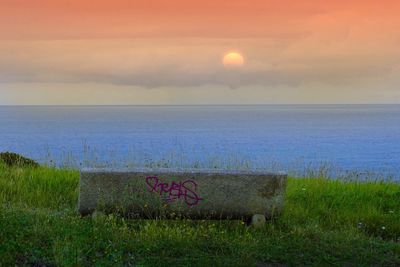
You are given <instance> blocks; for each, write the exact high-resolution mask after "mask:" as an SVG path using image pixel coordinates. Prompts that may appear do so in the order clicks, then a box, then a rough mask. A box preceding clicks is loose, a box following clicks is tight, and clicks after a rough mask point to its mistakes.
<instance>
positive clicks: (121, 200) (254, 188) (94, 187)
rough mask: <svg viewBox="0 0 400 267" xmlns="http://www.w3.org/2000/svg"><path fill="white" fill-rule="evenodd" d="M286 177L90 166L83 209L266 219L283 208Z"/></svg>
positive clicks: (82, 197) (86, 211) (83, 191)
mask: <svg viewBox="0 0 400 267" xmlns="http://www.w3.org/2000/svg"><path fill="white" fill-rule="evenodd" d="M286 180H287V175H286V174H283V173H276V174H274V173H266V172H259V171H225V170H201V169H135V170H112V169H111V170H108V169H107V170H102V169H86V170H82V171H81V179H80V186H79V201H78V211H79V213H81V214H82V215H87V214H90V213H92V212H94V211H95V210H98V211H102V212H106V213H110V212H118V213H121V214H123V215H124V216H128V217H130V218H160V217H163V216H165V217H167V218H170V217H175V216H181V217H187V218H193V219H245V220H248V219H250V220H251V218H253V222H254V220H260V221H265V218H269V217H272V216H274V215H278V214H279V213H281V211H282V209H283V204H284V194H285V187H286ZM254 215H255V216H254Z"/></svg>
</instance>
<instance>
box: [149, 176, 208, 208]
mask: <svg viewBox="0 0 400 267" xmlns="http://www.w3.org/2000/svg"><path fill="white" fill-rule="evenodd" d="M146 184H147V186H148V190H149V192H156V193H159V194H160V195H163V194H166V195H167V201H175V200H177V199H181V197H182V198H183V199H184V201H185V203H186V204H187V205H188V206H195V205H197V204H198V203H199V202H200V201H201V200H203V199H202V198H200V197H199V196H198V195H197V193H196V189H197V184H196V182H195V181H193V180H190V179H188V180H185V181H183V182H182V181H180V182H174V181H173V182H171V184H168V183H163V182H161V181H160V180H159V179H158V177H157V176H148V177H147V178H146Z"/></svg>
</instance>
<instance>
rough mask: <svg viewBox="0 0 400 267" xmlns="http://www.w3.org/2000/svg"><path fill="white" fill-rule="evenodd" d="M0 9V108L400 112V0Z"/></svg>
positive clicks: (23, 2)
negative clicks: (357, 108)
mask: <svg viewBox="0 0 400 267" xmlns="http://www.w3.org/2000/svg"><path fill="white" fill-rule="evenodd" d="M0 4H1V5H0V6H1V8H0V104H208V103H210V104H216V103H224V104H232V103H235V104H241V103H243V104H251V103H257V104H262V103H371V102H378V103H388V102H396V103H400V92H399V89H398V88H400V86H399V85H400V78H399V77H400V16H399V15H398V14H400V1H395V0H381V1H368V0H364V1H360V0H348V1H342V0H332V1H325V0H304V1H291V0H290V1H289V0H281V1H271V0H262V1H261V0H260V1H249V0H247V1H245V0H238V1H219V0H203V1H188V0H161V1H160V0H147V1H135V0H113V1H111V0H97V1H80V0H69V1H66V0H29V1H27V0H0ZM231 49H235V50H238V51H241V52H242V53H243V55H244V57H245V59H246V60H245V61H246V64H245V65H244V66H243V67H242V68H241V69H240V70H227V69H225V68H224V67H223V66H222V64H221V57H222V56H223V54H224V53H225V52H226V51H229V50H231ZM96 90H97V92H98V94H93V91H96Z"/></svg>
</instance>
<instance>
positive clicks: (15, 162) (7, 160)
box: [0, 152, 39, 167]
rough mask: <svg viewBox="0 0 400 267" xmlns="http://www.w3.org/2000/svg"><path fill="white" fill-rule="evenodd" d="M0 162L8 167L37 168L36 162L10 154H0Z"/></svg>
mask: <svg viewBox="0 0 400 267" xmlns="http://www.w3.org/2000/svg"><path fill="white" fill-rule="evenodd" d="M0 162H3V163H4V164H6V165H7V166H8V167H15V166H17V167H39V163H37V162H36V161H34V160H32V159H29V158H26V157H24V156H21V155H19V154H16V153H11V152H3V153H0Z"/></svg>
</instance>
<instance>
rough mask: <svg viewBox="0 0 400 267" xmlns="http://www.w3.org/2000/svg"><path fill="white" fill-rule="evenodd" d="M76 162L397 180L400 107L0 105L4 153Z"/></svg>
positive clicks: (0, 147) (42, 160) (59, 162)
mask: <svg viewBox="0 0 400 267" xmlns="http://www.w3.org/2000/svg"><path fill="white" fill-rule="evenodd" d="M1 151H12V152H16V153H20V154H23V155H25V156H27V157H30V158H33V159H35V160H37V161H38V162H40V163H42V164H47V165H51V166H55V167H71V168H87V167H91V168H95V167H110V168H134V167H179V168H221V169H264V170H268V171H284V172H288V173H290V174H293V175H299V176H302V175H303V176H308V175H321V176H322V175H328V176H331V177H339V178H346V177H352V178H362V179H392V180H393V179H394V180H397V181H400V105H249V106H247V105H246V106H245V105H224V106H214V105H212V106H208V105H205V106H0V152H1Z"/></svg>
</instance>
